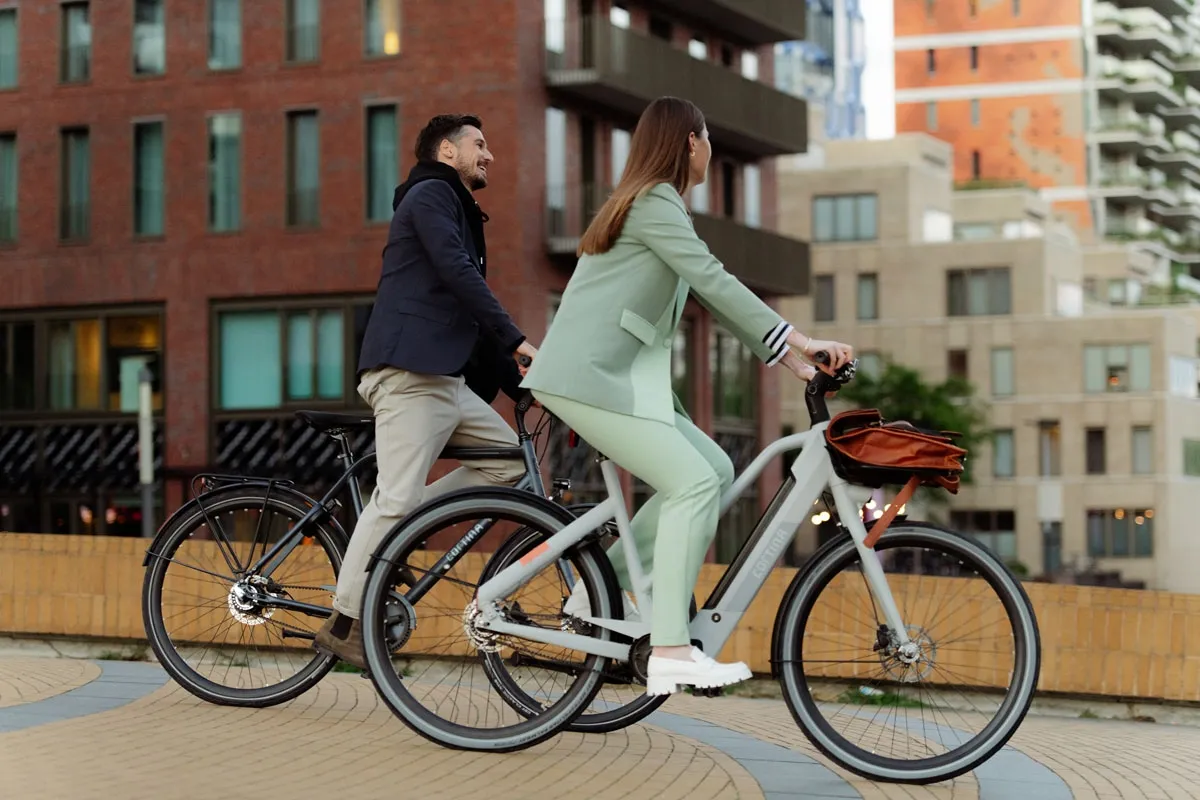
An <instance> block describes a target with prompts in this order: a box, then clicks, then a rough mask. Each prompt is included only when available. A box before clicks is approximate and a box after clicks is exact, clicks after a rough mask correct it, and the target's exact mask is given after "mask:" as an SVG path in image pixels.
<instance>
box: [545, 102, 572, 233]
mask: <svg viewBox="0 0 1200 800" xmlns="http://www.w3.org/2000/svg"><path fill="white" fill-rule="evenodd" d="M546 225H547V228H548V232H549V234H550V235H551V236H566V235H567V114H566V112H565V111H563V110H562V109H561V108H554V107H553V106H547V108H546Z"/></svg>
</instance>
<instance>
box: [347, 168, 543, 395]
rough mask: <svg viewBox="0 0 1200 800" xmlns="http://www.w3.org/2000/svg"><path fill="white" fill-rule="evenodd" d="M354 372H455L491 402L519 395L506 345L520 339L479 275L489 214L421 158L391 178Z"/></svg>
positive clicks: (449, 171) (455, 179)
mask: <svg viewBox="0 0 1200 800" xmlns="http://www.w3.org/2000/svg"><path fill="white" fill-rule="evenodd" d="M392 208H393V212H394V213H393V215H392V224H391V227H390V228H389V229H388V241H387V246H386V247H385V248H384V251H383V270H382V274H381V275H380V278H379V287H378V289H377V291H376V296H375V307H374V308H373V309H372V310H371V317H370V319H369V320H368V321H367V330H366V333H365V335H364V337H363V344H362V352H361V354H360V355H359V359H358V372H359V374H360V375H361V374H362V373H363V372H365V371H366V370H369V369H374V368H376V367H381V366H389V367H395V368H397V369H403V370H407V371H410V372H419V373H424V374H431V375H462V376H463V377H464V378H465V379H466V382H467V385H468V386H470V387H471V389H472V390H473V391H474V392H475V393H476V394H478V395H479V396H480V397H482V398H483V400H484V401H485V402H488V403H490V402H491V401H492V400H493V399H494V398H495V397H496V393H497V391H498V390H500V389H503V390H504V393H505V394H507V395H508V396H509V397H512V398H513V399H516V398H517V397H519V396H520V395H521V393H522V392H521V389H520V382H521V373H520V371H519V370H518V369H517V365H516V362H515V361H514V360H513V358H512V353H513V351H514V350H516V348H517V346H518V345H520V344H521V342H523V341H524V340H525V336H524V334H522V333H521V331H520V330H519V329H518V328H517V326H516V325H515V324H514V323H513V321H512V319H511V318H510V317H509V315H508V313H507V312H506V311H505V310H504V308H503V306H501V305H500V302H499V301H498V300H497V299H496V296H495V295H494V294H492V290H491V289H490V288H489V287H488V285H487V282H486V281H485V276H486V274H487V273H486V269H487V265H486V244H485V240H484V236H483V223H484V222H485V221H486V219H487V217H486V215H484V213H483V211H482V210H481V209H480V208H479V205H478V203H476V202H475V198H474V197H473V196H472V195H471V193H470V192H469V191H468V190H467V187H466V186H464V185H463V182H462V180H461V179H460V178H459V175H458V172H457V171H456V170H455V169H454V168H453V167H451V166H449V165H447V164H442V163H440V162H419V163H418V164H417V165H416V166H414V167H413V169H412V171H411V172H410V173H409V176H408V179H407V180H406V181H405V182H404V183H402V184H401V185H400V186H398V187H396V194H395V197H394V199H393V201H392Z"/></svg>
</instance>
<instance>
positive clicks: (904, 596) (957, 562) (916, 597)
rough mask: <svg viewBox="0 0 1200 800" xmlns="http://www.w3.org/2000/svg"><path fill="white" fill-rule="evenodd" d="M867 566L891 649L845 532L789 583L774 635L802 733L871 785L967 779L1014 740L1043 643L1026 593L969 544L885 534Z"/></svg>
mask: <svg viewBox="0 0 1200 800" xmlns="http://www.w3.org/2000/svg"><path fill="white" fill-rule="evenodd" d="M872 557H873V558H878V559H879V561H880V563H881V564H882V566H883V568H884V572H885V575H886V578H887V583H888V586H889V588H890V590H891V592H892V595H893V597H894V598H895V601H896V605H897V607H898V608H899V611H900V616H901V618H902V619H903V621H904V624H905V625H906V626H907V629H908V630H907V633H908V637H909V640H910V643H911V644H910V646H909V647H907V648H899V647H896V645H895V642H894V641H893V640H892V636H891V631H890V630H889V629H888V626H887V621H886V619H885V618H884V613H883V610H882V606H881V605H880V602H879V599H878V598H877V597H875V596H874V593H873V592H872V590H871V588H870V586H869V583H868V581H867V578H866V575H865V573H864V571H863V569H862V562H861V559H860V555H859V552H858V549H857V548H856V547H855V545H854V542H853V540H852V539H851V538H850V537H849V536H848V535H847V536H844V537H842V538H839V539H836V540H834V541H832V542H830V543H829V544H828V545H826V546H825V547H824V548H822V550H820V551H819V552H818V553H817V554H816V555H815V556H814V557H813V559H812V561H811V562H810V564H809V566H808V567H806V569H805V570H804V571H802V572H801V573H800V574H798V575H797V576H796V578H795V579H794V580H793V583H792V586H791V587H790V588H789V590H788V594H787V595H786V596H785V598H784V601H783V603H782V604H781V605H780V609H779V617H778V619H777V620H776V624H775V641H774V643H773V644H774V648H775V653H774V656H775V659H776V663H777V664H778V675H779V681H780V684H781V685H782V687H783V694H784V698H785V699H786V701H787V704H788V708H789V709H791V712H792V716H793V717H794V718H795V720H796V722H797V724H798V725H799V726H800V728H801V730H803V732H804V734H805V736H807V737H808V739H809V741H811V742H812V743H813V745H814V746H815V747H817V748H818V749H819V750H820V751H821V752H822V753H824V754H825V755H827V756H828V757H829V758H831V759H833V760H834V761H836V762H837V763H838V764H840V765H842V766H843V767H845V768H846V769H848V770H850V771H851V772H854V773H856V774H858V775H861V776H863V777H866V778H871V779H874V780H883V781H892V782H899V783H917V784H924V783H933V782H936V781H944V780H949V779H950V778H953V777H955V776H957V775H961V774H963V773H964V772H967V771H969V770H972V769H974V768H975V767H977V766H979V765H980V764H982V763H983V762H984V761H986V760H987V759H989V758H991V756H992V755H993V754H994V753H996V751H998V750H999V749H1000V748H1001V747H1003V746H1004V744H1005V743H1006V742H1007V741H1008V740H1009V738H1010V737H1011V736H1012V735H1013V733H1015V732H1016V730H1017V727H1018V726H1019V725H1020V724H1021V721H1022V720H1023V719H1024V717H1025V714H1026V712H1027V711H1028V710H1029V705H1030V703H1031V702H1032V701H1033V693H1034V690H1035V688H1036V687H1037V681H1038V671H1039V668H1040V663H1041V643H1040V640H1039V633H1038V627H1037V621H1036V619H1035V618H1034V614H1033V608H1032V605H1031V604H1030V602H1029V598H1028V596H1027V595H1026V594H1025V590H1024V589H1023V588H1022V587H1021V584H1020V582H1018V581H1017V580H1016V578H1014V577H1013V575H1012V573H1011V572H1010V571H1009V570H1008V568H1007V567H1005V566H1004V564H1003V563H1002V562H1001V561H1000V560H999V559H998V558H996V557H995V556H994V555H992V554H991V553H990V552H989V551H988V550H986V549H984V548H983V547H982V546H981V545H979V544H978V543H976V542H975V541H974V540H971V539H968V538H966V537H964V536H962V535H959V534H956V533H952V532H950V531H946V530H942V529H940V528H937V527H934V526H932V525H925V524H920V523H916V524H914V523H908V524H905V525H897V526H896V527H895V528H891V529H889V530H888V531H887V532H886V533H885V534H884V535H883V536H882V537H881V538H880V540H879V542H878V543H877V544H876V546H875V552H874V554H873V555H872Z"/></svg>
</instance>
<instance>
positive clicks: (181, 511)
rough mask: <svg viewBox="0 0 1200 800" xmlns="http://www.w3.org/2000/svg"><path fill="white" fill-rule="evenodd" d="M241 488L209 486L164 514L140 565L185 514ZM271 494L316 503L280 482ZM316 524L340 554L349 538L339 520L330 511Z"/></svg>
mask: <svg viewBox="0 0 1200 800" xmlns="http://www.w3.org/2000/svg"><path fill="white" fill-rule="evenodd" d="M245 488H246V484H230V485H228V486H221V487H218V488H216V489H213V490H212V491H211V492H205V493H204V494H202V495H200V496H198V497H193V498H192V499H191V500H189V501H187V502H186V503H184V504H183V505H181V506H180V507H179V508H177V509H176V510H175V512H174V513H173V514H171V515H170V516H169V517H167V519H166V520H165V521H164V522H163V524H162V525H160V526H159V528H158V532H157V533H155V534H154V538H153V539H151V540H150V546H149V547H147V548H146V555H145V556H143V557H142V567H148V566H149V565H150V558H151V556H156V555H158V554H159V551H160V549H161V548H162V544H163V542H164V541H165V540H166V539H167V537H168V536H170V535H171V534H172V533H174V532H175V528H176V526H177V525H178V523H179V522H180V521H182V520H183V519H184V518H185V517H187V516H189V515H191V514H192V513H193V512H194V511H196V510H200V513H201V514H203V513H204V512H203V508H204V505H205V504H208V503H213V502H218V501H220V500H221V499H222V496H224V495H230V494H234V493H236V492H237V490H239V489H240V490H245ZM271 496H272V497H280V498H286V499H287V500H290V501H291V502H292V503H293V504H294V505H296V506H297V507H299V508H300V509H302V510H304V511H308V510H309V509H311V508H312V507H313V506H315V505H317V501H316V500H314V499H313V498H311V497H309V496H308V495H306V494H304V493H303V492H301V491H300V490H299V489H294V488H292V487H290V486H284V485H281V484H275V486H273V487H272V488H271ZM320 524H321V525H324V526H326V527H327V529H328V530H329V532H330V533H332V534H333V538H334V542H335V544H336V545H337V547H338V548H339V551H340V552H341V553H342V554H343V555H344V554H345V552H346V548H347V547H348V546H349V544H350V537H349V536H347V535H346V531H345V530H344V529H343V528H342V526H341V523H339V522H338V521H337V519H336V518H335V517H334V516H333V515H332V514H330V515H327V516H326V518H325V519H324V520H323V521H322V522H321V523H320Z"/></svg>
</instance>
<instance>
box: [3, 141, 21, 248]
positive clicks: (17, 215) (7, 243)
mask: <svg viewBox="0 0 1200 800" xmlns="http://www.w3.org/2000/svg"><path fill="white" fill-rule="evenodd" d="M20 143H21V138H20V136H18V135H17V132H16V131H15V130H0V150H2V149H4V148H6V147H10V148H11V149H12V167H13V179H12V183H13V187H14V192H13V197H12V203H11V205H8V206H6V205H4V204H3V203H0V220H3V214H4V213H6V212H9V211H10V210H11V214H12V223H11V233H10V234H6V233H5V227H4V225H2V224H0V249H3V248H7V247H13V246H15V245H16V244H17V242H18V241H19V240H20V236H21V229H20V228H21V150H20V147H21V144H20ZM4 183H5V175H4V174H3V173H0V188H2V187H3V186H4ZM0 199H3V196H2V195H0Z"/></svg>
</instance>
